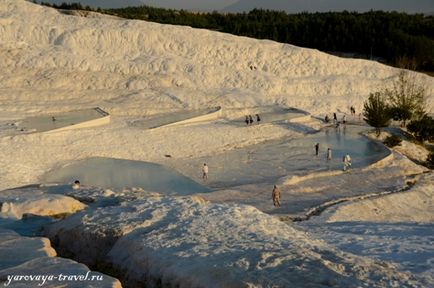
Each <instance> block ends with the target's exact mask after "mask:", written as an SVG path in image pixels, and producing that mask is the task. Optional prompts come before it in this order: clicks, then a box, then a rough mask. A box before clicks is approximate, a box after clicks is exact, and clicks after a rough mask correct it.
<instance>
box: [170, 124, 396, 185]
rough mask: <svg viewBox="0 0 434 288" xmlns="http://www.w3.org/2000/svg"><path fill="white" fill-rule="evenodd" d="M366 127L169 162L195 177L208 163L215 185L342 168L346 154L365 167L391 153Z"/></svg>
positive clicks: (271, 142) (266, 179) (319, 133)
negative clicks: (329, 151)
mask: <svg viewBox="0 0 434 288" xmlns="http://www.w3.org/2000/svg"><path fill="white" fill-rule="evenodd" d="M366 130H367V128H364V127H358V126H349V125H348V126H347V127H345V126H341V128H340V131H338V130H336V129H335V128H327V129H324V130H322V131H320V132H318V133H316V134H310V135H307V136H304V137H301V138H297V139H280V140H276V141H269V142H267V143H262V144H258V145H254V146H249V147H246V148H242V149H236V150H232V151H229V152H224V153H221V154H217V155H211V156H208V157H202V158H196V159H186V160H177V161H176V162H174V161H173V160H170V161H172V162H170V161H169V160H168V164H169V165H171V166H172V167H174V168H176V169H178V170H179V171H183V173H185V174H186V175H188V176H190V177H191V178H193V179H198V178H195V177H197V176H196V175H197V170H198V167H199V166H200V163H205V162H206V163H208V166H209V167H210V179H209V184H210V185H211V186H212V187H215V188H223V187H228V186H235V185H241V184H247V183H258V182H263V181H274V180H276V179H277V178H280V177H282V176H287V175H299V174H306V173H311V172H315V171H324V170H337V169H339V170H341V169H342V168H343V163H342V158H343V156H344V155H345V154H349V155H350V156H351V158H352V163H353V165H352V168H358V167H364V166H368V165H370V164H372V163H374V162H376V161H378V160H380V159H382V158H384V157H386V156H387V155H389V153H390V152H389V150H388V149H387V148H386V147H384V146H383V145H382V144H381V143H377V142H374V141H371V140H369V139H368V138H366V137H364V136H362V135H361V134H360V133H361V132H363V131H366ZM316 143H319V144H320V148H319V156H318V157H316V156H315V144H316ZM329 147H330V148H331V149H332V156H333V157H332V160H331V161H327V160H326V153H327V148H329ZM184 171H185V172H184Z"/></svg>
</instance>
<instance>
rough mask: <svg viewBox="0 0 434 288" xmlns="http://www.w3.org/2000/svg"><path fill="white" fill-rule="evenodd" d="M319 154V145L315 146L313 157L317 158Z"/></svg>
mask: <svg viewBox="0 0 434 288" xmlns="http://www.w3.org/2000/svg"><path fill="white" fill-rule="evenodd" d="M318 153H319V143H316V144H315V156H318Z"/></svg>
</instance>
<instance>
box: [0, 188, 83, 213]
mask: <svg viewBox="0 0 434 288" xmlns="http://www.w3.org/2000/svg"><path fill="white" fill-rule="evenodd" d="M85 207H86V205H84V204H83V203H81V202H80V201H77V200H75V199H74V198H71V197H68V196H64V195H58V194H47V193H44V192H42V191H41V190H40V189H39V188H38V187H24V188H18V189H11V190H5V191H1V193H0V218H12V219H21V218H22V217H23V215H24V214H32V215H38V216H56V215H64V214H72V213H75V212H77V211H79V210H82V209H84V208H85Z"/></svg>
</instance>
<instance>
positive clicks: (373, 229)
mask: <svg viewBox="0 0 434 288" xmlns="http://www.w3.org/2000/svg"><path fill="white" fill-rule="evenodd" d="M433 211H434V174H433V173H432V172H431V173H429V174H426V175H424V176H422V179H421V180H420V181H418V182H417V183H416V184H415V186H413V187H412V188H411V189H410V190H408V191H406V192H402V193H397V194H391V195H388V196H385V197H381V198H376V199H366V200H361V201H357V202H353V203H351V202H350V203H345V204H342V205H338V206H336V207H332V208H330V209H328V210H326V211H325V212H323V213H322V214H321V216H319V217H313V218H311V220H310V221H306V222H302V223H301V225H302V226H304V227H306V228H308V231H309V233H310V235H311V237H321V239H323V240H324V241H325V242H327V243H330V244H331V245H333V246H334V247H337V248H339V249H340V250H342V251H345V252H349V253H354V254H356V255H362V256H367V257H370V258H371V259H377V260H381V261H393V262H394V263H397V265H398V267H399V268H400V269H403V270H406V271H410V272H411V273H412V275H413V277H415V278H416V279H417V280H418V282H419V283H420V285H421V287H433V285H434V266H433V263H434V251H433V249H432V247H433V241H434V234H433V229H434V224H433V222H434V213H433Z"/></svg>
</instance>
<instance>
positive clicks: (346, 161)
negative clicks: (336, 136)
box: [342, 154, 351, 171]
mask: <svg viewBox="0 0 434 288" xmlns="http://www.w3.org/2000/svg"><path fill="white" fill-rule="evenodd" d="M342 160H343V162H344V171H347V168H349V167H350V166H351V157H350V155H348V154H346V155H345V156H344V158H343V159H342Z"/></svg>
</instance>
